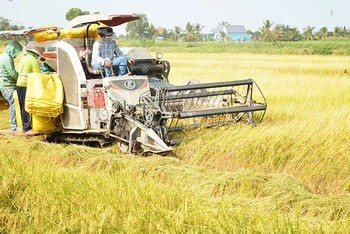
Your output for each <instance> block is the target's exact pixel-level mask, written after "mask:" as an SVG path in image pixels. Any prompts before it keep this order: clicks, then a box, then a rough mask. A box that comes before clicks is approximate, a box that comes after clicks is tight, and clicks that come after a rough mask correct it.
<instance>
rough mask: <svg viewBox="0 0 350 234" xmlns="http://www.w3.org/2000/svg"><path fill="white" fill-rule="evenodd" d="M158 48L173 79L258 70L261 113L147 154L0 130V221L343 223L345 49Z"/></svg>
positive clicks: (348, 141) (268, 226)
mask: <svg viewBox="0 0 350 234" xmlns="http://www.w3.org/2000/svg"><path fill="white" fill-rule="evenodd" d="M155 52H156V51H153V52H151V53H152V54H153V53H154V54H155ZM164 59H167V60H169V62H170V63H171V71H170V82H171V83H174V84H183V83H184V82H185V81H188V80H191V79H196V80H199V81H201V82H217V81H228V80H239V79H247V78H252V79H254V80H255V81H256V83H257V84H258V85H259V87H260V89H261V90H262V92H263V93H264V95H265V97H266V100H267V103H268V107H267V112H266V115H265V118H264V119H263V121H262V123H260V124H259V125H258V126H257V127H255V128H252V127H251V126H250V125H248V124H245V123H238V124H232V125H228V126H223V127H217V128H201V129H197V130H194V131H188V132H187V135H186V138H185V140H184V141H183V142H182V143H181V144H180V145H178V146H175V147H174V154H171V155H167V156H160V155H150V156H147V157H143V156H136V155H127V154H123V153H121V152H120V151H119V149H118V147H116V146H112V147H107V148H103V149H98V148H90V147H87V146H80V145H68V144H53V143H47V142H45V141H43V140H42V139H40V138H38V137H36V138H25V137H15V136H0V233H350V154H349V152H350V117H349V116H350V58H349V57H346V56H336V55H332V56H319V55H312V56H311V55H259V54H228V53H226V54H214V53H165V54H164ZM8 118H9V117H8V111H7V110H5V111H4V110H3V111H0V119H1V122H0V128H1V129H5V128H9V120H8Z"/></svg>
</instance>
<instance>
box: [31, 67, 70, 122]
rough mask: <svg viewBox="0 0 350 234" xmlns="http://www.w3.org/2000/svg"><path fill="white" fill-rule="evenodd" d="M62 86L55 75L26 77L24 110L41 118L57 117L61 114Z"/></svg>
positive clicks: (33, 74) (40, 74)
mask: <svg viewBox="0 0 350 234" xmlns="http://www.w3.org/2000/svg"><path fill="white" fill-rule="evenodd" d="M63 98H64V95H63V85H62V82H61V79H60V78H59V76H58V75H57V74H44V73H31V74H29V75H28V81H27V94H26V101H25V109H26V111H27V112H29V113H31V114H33V115H37V116H43V117H57V116H58V115H60V114H61V113H62V112H63Z"/></svg>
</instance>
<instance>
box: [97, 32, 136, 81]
mask: <svg viewBox="0 0 350 234" xmlns="http://www.w3.org/2000/svg"><path fill="white" fill-rule="evenodd" d="M97 33H98V34H99V35H100V37H101V38H100V39H99V40H97V41H95V42H94V45H93V48H92V61H91V65H92V67H93V68H94V69H95V70H98V69H100V68H101V67H104V69H105V72H106V76H112V74H113V67H114V66H119V69H118V76H122V75H125V74H126V73H127V69H126V66H127V64H128V62H129V63H130V64H134V63H135V61H134V60H133V59H129V58H128V57H126V56H125V55H124V53H123V52H122V51H121V50H120V48H119V46H118V44H117V42H116V41H114V40H113V39H112V36H113V35H114V32H113V29H112V28H111V27H99V28H97ZM114 75H117V74H114Z"/></svg>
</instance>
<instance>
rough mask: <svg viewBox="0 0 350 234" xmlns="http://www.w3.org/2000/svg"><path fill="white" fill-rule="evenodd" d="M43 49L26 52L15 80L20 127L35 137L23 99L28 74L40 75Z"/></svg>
mask: <svg viewBox="0 0 350 234" xmlns="http://www.w3.org/2000/svg"><path fill="white" fill-rule="evenodd" d="M44 51H45V48H44V47H40V46H35V47H34V48H33V49H31V50H27V52H28V54H27V55H26V56H24V57H23V58H22V59H21V61H20V63H19V69H18V71H19V76H18V80H17V86H16V91H17V95H18V102H19V106H20V109H21V117H22V126H23V131H24V132H25V134H26V135H35V134H37V133H38V132H37V131H34V130H32V127H31V117H30V114H29V113H28V112H27V111H26V110H25V99H26V94H27V76H28V75H29V74H30V73H34V72H37V73H40V72H41V70H40V64H39V61H38V60H41V61H45V58H44V57H43V55H42V54H43V53H44Z"/></svg>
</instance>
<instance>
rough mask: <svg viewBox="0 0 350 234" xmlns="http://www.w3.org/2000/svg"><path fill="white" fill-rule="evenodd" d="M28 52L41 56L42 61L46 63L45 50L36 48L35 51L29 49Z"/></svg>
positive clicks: (39, 47)
mask: <svg viewBox="0 0 350 234" xmlns="http://www.w3.org/2000/svg"><path fill="white" fill-rule="evenodd" d="M27 51H28V52H33V53H34V54H36V55H38V56H40V60H41V61H45V58H44V57H43V53H44V52H45V48H44V47H41V46H35V47H34V48H33V49H27Z"/></svg>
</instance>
